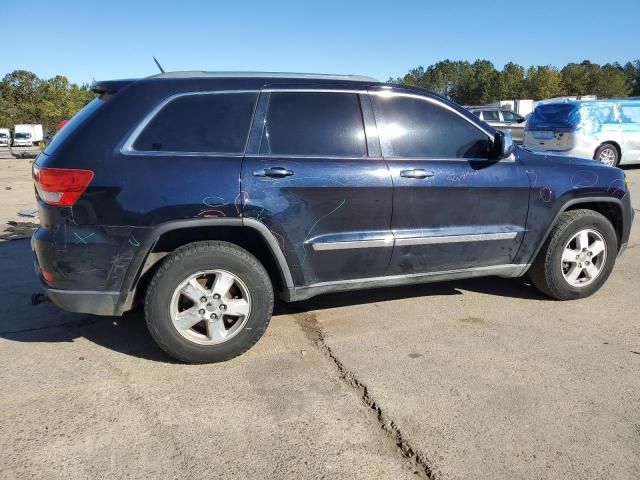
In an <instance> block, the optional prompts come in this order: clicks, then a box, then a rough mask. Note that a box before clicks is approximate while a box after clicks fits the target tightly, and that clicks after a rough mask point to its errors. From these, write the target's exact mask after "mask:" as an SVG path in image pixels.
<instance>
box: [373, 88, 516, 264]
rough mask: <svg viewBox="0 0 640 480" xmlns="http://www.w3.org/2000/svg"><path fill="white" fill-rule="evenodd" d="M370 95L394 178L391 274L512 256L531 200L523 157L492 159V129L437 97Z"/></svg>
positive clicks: (504, 259)
mask: <svg viewBox="0 0 640 480" xmlns="http://www.w3.org/2000/svg"><path fill="white" fill-rule="evenodd" d="M371 98H372V102H373V105H374V111H375V115H376V123H377V125H378V131H379V134H380V139H381V143H382V149H383V154H384V157H385V159H386V160H387V163H388V164H389V169H390V170H391V176H392V179H393V184H394V193H393V217H392V220H391V229H392V232H393V234H394V237H395V248H394V250H393V256H392V258H391V263H390V265H389V268H388V270H387V275H404V274H420V273H431V272H440V271H449V270H461V269H470V268H478V267H486V266H497V265H503V264H509V263H511V261H512V260H513V259H514V257H515V255H516V253H517V251H518V248H519V245H520V243H521V241H522V237H523V234H524V228H525V221H526V217H527V207H528V199H529V179H528V177H527V174H526V172H525V171H524V168H523V167H522V165H521V164H520V163H519V162H518V159H517V157H516V156H515V155H512V158H509V159H504V160H500V161H494V160H490V159H489V149H490V132H488V131H484V130H482V128H481V125H478V124H477V123H476V122H475V119H473V117H472V116H471V114H465V113H463V112H459V111H457V110H456V109H455V107H453V106H450V105H447V104H445V103H444V102H442V101H440V100H438V99H435V98H431V97H427V96H418V95H414V94H405V93H400V92H398V93H394V94H389V92H388V91H387V92H375V93H374V94H373V95H372V96H371Z"/></svg>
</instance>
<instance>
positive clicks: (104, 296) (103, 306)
mask: <svg viewBox="0 0 640 480" xmlns="http://www.w3.org/2000/svg"><path fill="white" fill-rule="evenodd" d="M45 292H46V294H47V297H49V300H51V301H52V302H53V303H55V304H56V305H57V306H58V307H60V308H62V309H63V310H66V311H68V312H75V313H90V314H92V315H107V316H110V315H121V314H122V313H121V312H120V311H119V310H120V308H119V303H120V292H91V291H84V290H56V289H53V288H45Z"/></svg>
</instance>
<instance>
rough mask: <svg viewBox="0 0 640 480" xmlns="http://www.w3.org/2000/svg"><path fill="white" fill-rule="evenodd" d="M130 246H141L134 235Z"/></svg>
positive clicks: (131, 236) (131, 237)
mask: <svg viewBox="0 0 640 480" xmlns="http://www.w3.org/2000/svg"><path fill="white" fill-rule="evenodd" d="M129 244H130V245H131V246H132V247H139V246H140V242H139V241H138V240H137V239H136V237H134V236H133V235H130V236H129Z"/></svg>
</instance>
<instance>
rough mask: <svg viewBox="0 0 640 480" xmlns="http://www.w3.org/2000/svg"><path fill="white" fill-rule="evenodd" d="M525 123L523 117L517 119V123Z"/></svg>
mask: <svg viewBox="0 0 640 480" xmlns="http://www.w3.org/2000/svg"><path fill="white" fill-rule="evenodd" d="M526 121H527V119H526V118H524V117H520V118H518V123H523V122H526Z"/></svg>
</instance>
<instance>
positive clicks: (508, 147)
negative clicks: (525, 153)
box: [493, 130, 513, 160]
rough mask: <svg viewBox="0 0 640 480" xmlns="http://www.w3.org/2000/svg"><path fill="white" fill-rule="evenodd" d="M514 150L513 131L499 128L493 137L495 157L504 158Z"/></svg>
mask: <svg viewBox="0 0 640 480" xmlns="http://www.w3.org/2000/svg"><path fill="white" fill-rule="evenodd" d="M512 152H513V138H511V133H509V132H504V131H502V130H498V131H497V132H496V135H495V137H494V139H493V158H494V159H495V160H502V159H503V158H507V157H508V156H509V155H511V153H512Z"/></svg>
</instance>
